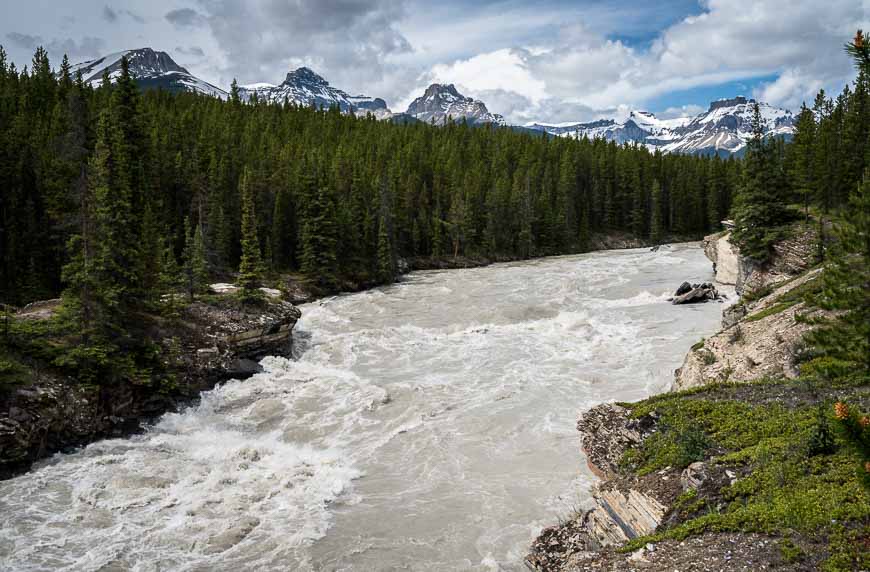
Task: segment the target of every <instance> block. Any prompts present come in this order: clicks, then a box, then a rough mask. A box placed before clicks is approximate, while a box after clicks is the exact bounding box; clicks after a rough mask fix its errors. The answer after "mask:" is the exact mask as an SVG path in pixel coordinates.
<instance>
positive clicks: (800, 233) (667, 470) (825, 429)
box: [526, 226, 870, 572]
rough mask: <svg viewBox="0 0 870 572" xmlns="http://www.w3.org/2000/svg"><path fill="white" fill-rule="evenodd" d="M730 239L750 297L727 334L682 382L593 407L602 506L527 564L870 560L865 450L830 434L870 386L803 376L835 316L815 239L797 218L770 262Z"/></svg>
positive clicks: (720, 238) (862, 565)
mask: <svg viewBox="0 0 870 572" xmlns="http://www.w3.org/2000/svg"><path fill="white" fill-rule="evenodd" d="M728 238H729V237H728V233H727V232H726V233H720V234H717V235H713V236H710V237H707V238H706V239H705V242H704V247H705V252H706V253H707V256H708V257H709V258H710V259H711V261H712V262H713V263H714V268H715V272H716V278H717V280H718V281H721V282H724V283H726V284H735V285H736V286H737V288H738V291H739V292H740V293H741V294H742V297H741V299H740V300H739V301H738V303H737V304H735V305H733V306H730V307H728V308H726V310H725V311H724V313H723V329H722V330H721V331H720V332H719V333H717V334H716V335H714V336H712V337H710V338H707V339H706V340H702V341H701V342H699V343H698V344H696V345H695V346H694V347H693V348H692V350H691V351H690V352H689V354H688V355H687V356H686V359H685V362H684V364H683V366H682V367H681V368H679V369H678V370H677V371H676V372H675V380H674V388H673V389H674V392H673V393H669V394H664V395H661V396H657V397H652V398H650V399H647V400H645V401H642V402H639V403H632V404H603V405H599V406H597V407H594V408H593V409H591V410H589V411H587V412H585V413H583V414H582V416H581V418H580V420H579V422H578V425H577V427H578V430H579V432H580V435H581V443H582V450H583V452H584V454H585V455H586V458H587V462H588V464H589V467H590V469H591V470H592V472H593V473H594V474H595V475H596V476H598V477H599V478H600V479H601V480H600V481H599V482H598V483H596V484H595V485H594V487H593V490H592V497H593V503H594V504H593V507H592V508H591V509H589V510H586V511H581V512H579V513H578V514H576V515H575V516H573V517H572V518H569V519H568V520H566V521H565V522H563V523H561V524H560V525H558V526H554V527H550V528H547V529H545V530H543V531H542V533H541V534H540V535H539V536H538V538H537V539H536V540H535V541H534V543H533V545H532V547H531V550H530V553H529V555H528V557H527V560H526V562H527V564H528V565H529V567H531V568H532V569H535V570H539V571H545V572H555V571H575V570H578V571H579V570H584V571H586V570H614V571H615V570H620V571H621V570H680V571H688V570H699V571H700V570H766V569H772V568H776V569H778V570H816V569H818V568H819V567H820V566H821V565H822V564H823V563H824V565H825V566H826V567H827V569H831V570H852V569H866V566H867V565H868V564H870V562H868V560H867V559H868V556H867V555H868V554H870V546H868V545H867V544H866V539H867V538H868V536H867V534H868V533H870V526H868V523H870V498H868V492H867V489H866V488H864V487H863V486H862V485H861V478H860V476H856V475H857V474H858V473H856V472H855V471H856V470H857V471H858V472H860V467H862V466H863V465H862V461H861V456H860V454H859V453H857V452H856V451H855V450H854V448H852V447H851V446H849V442H848V441H839V440H837V439H835V438H834V437H833V436H830V437H820V435H822V436H824V435H829V434H830V433H831V432H832V431H833V430H832V429H830V428H829V424H830V423H832V421H830V419H831V418H833V417H834V415H833V413H834V412H833V410H829V409H830V407H831V404H832V403H835V402H839V403H841V404H843V403H852V404H853V405H852V406H853V407H855V408H857V409H858V410H861V411H867V410H868V408H870V390H868V388H867V387H866V386H860V387H825V386H818V385H814V384H811V383H808V382H795V381H792V380H793V379H794V378H795V377H797V376H798V375H799V369H798V363H799V362H800V361H801V353H802V352H803V351H805V348H804V345H803V336H804V334H805V333H806V332H807V331H809V330H810V329H811V328H813V327H815V324H817V323H818V319H819V318H824V317H825V316H826V315H827V314H825V313H824V312H823V311H822V310H819V309H817V308H814V307H809V306H808V305H807V302H806V301H805V299H806V294H808V293H813V292H816V291H818V289H819V288H820V287H821V284H822V282H821V275H820V272H821V271H820V269H818V268H813V261H814V259H815V256H814V252H815V249H816V248H817V246H816V244H817V239H816V236H815V234H814V233H813V231H812V230H811V229H808V228H807V227H805V226H796V227H795V228H794V229H793V232H792V233H791V234H790V236H789V237H788V238H787V239H785V240H784V241H782V242H781V243H780V244H778V245H777V247H776V252H775V254H774V257H773V259H772V262H771V263H770V264H768V265H766V266H764V267H761V266H758V265H756V264H754V263H753V262H752V261H750V260H748V259H745V258H743V257H741V256H740V253H739V249H737V247H736V246H734V245H733V244H731V243H730V241H729V240H728ZM686 389H690V391H680V390H686ZM841 407H844V408H846V407H847V406H845V405H842V406H841ZM826 408H827V409H826ZM841 413H842V411H840V412H838V413H837V415H841ZM841 418H842V419H845V417H837V418H836V419H835V420H834V421H833V422H834V423H836V422H837V420H838V419H841ZM844 422H845V421H844ZM820 440H821V441H824V443H825V445H824V446H820V445H819V442H820ZM850 466H854V468H849V469H845V468H844V467H850ZM845 507H848V510H845V511H844V510H841V509H842V508H845ZM860 538H863V539H864V540H863V541H860V540H858V539H860ZM849 543H853V544H849Z"/></svg>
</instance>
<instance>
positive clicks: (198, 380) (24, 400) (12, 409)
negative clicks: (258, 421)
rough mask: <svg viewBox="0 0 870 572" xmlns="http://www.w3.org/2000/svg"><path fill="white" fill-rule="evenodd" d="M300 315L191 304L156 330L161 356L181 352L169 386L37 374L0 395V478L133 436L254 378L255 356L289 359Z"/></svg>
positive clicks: (281, 309)
mask: <svg viewBox="0 0 870 572" xmlns="http://www.w3.org/2000/svg"><path fill="white" fill-rule="evenodd" d="M40 308H43V306H39V307H37V309H40ZM29 311H31V312H32V311H34V310H33V308H31V309H30V310H29ZM300 316H301V312H300V311H299V309H298V308H296V307H295V306H294V305H293V304H290V303H288V302H281V301H271V302H266V303H264V305H263V306H260V307H257V308H240V307H233V306H232V305H230V304H227V305H219V304H206V303H203V302H194V303H192V304H190V305H189V306H188V307H186V308H185V309H184V310H183V311H182V314H181V316H180V319H179V320H178V323H177V324H176V325H173V326H171V327H170V326H165V327H166V328H167V329H166V331H164V332H161V333H159V334H158V333H156V332H155V339H162V343H163V344H164V345H167V351H169V350H170V348H169V347H168V346H171V345H174V344H176V341H177V346H176V347H177V349H178V350H180V355H179V359H178V362H177V363H176V364H174V365H175V368H176V369H175V371H176V374H177V383H175V384H174V385H173V386H171V387H159V388H157V387H154V386H151V385H144V384H134V383H129V382H125V383H118V384H113V385H100V386H97V385H86V384H81V383H78V382H76V381H75V380H71V379H64V378H60V377H57V376H56V375H53V374H51V373H46V372H41V373H38V374H37V377H36V378H35V379H34V380H33V383H31V384H29V385H27V386H23V387H19V388H16V389H13V390H12V391H11V392H8V393H5V394H0V479H6V478H10V477H13V476H15V475H17V474H20V473H23V472H26V471H27V470H29V468H30V467H31V465H32V464H33V463H34V462H35V461H38V460H39V459H42V458H45V457H48V456H50V455H52V454H54V453H57V452H63V451H71V450H73V449H75V448H77V447H81V446H84V445H87V444H89V443H92V442H94V441H97V440H99V439H103V438H108V437H121V436H124V435H130V434H133V433H136V432H138V431H139V430H141V427H142V424H143V422H147V421H148V420H151V419H154V418H155V417H157V416H159V415H162V414H163V413H166V412H168V411H176V410H178V409H179V408H181V407H183V406H185V405H186V404H189V403H191V402H193V401H195V400H196V399H197V398H198V397H199V395H200V393H201V392H202V391H206V390H209V389H212V388H214V387H215V386H216V385H217V384H219V383H221V382H223V381H227V380H229V379H245V378H247V377H250V376H251V375H253V374H255V373H257V372H258V371H260V368H259V364H258V363H257V360H259V359H260V358H262V357H264V356H266V355H283V356H289V355H290V353H291V349H292V331H293V328H294V326H295V325H296V322H297V321H298V320H299V318H300ZM42 317H43V318H44V317H46V316H42ZM27 319H38V318H33V317H32V316H29V315H28V316H27Z"/></svg>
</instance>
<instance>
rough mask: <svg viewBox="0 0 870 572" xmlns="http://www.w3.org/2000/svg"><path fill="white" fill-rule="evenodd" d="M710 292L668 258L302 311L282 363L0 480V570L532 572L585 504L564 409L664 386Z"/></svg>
mask: <svg viewBox="0 0 870 572" xmlns="http://www.w3.org/2000/svg"><path fill="white" fill-rule="evenodd" d="M711 279H712V269H711V264H710V262H709V261H708V260H707V259H706V258H705V257H704V254H703V252H702V250H701V249H700V248H699V247H698V245H697V244H692V245H674V246H670V247H664V248H662V249H661V250H659V251H658V252H650V251H648V250H646V249H638V250H626V251H607V252H597V253H592V254H586V255H580V256H566V257H555V258H546V259H539V260H533V261H527V262H519V263H512V264H499V265H493V266H490V267H486V268H477V269H469V270H451V271H430V272H418V273H413V274H411V275H409V276H407V277H405V279H404V280H403V281H402V282H401V283H399V284H396V285H394V286H390V287H387V288H380V289H376V290H371V291H368V292H363V293H359V294H352V295H345V296H338V297H335V298H331V299H328V300H321V301H318V302H315V303H312V304H308V305H305V306H303V307H302V312H303V317H302V320H301V321H300V322H299V323H298V325H297V330H296V342H295V349H294V353H295V359H292V360H291V359H284V358H277V357H270V358H266V359H265V360H263V366H264V368H265V371H264V372H263V373H260V374H258V375H255V376H254V377H253V378H251V379H249V380H247V381H243V382H239V381H232V382H229V383H226V384H224V385H222V386H221V387H219V388H217V389H215V390H214V391H211V392H207V393H205V394H204V395H203V397H202V400H201V402H200V403H198V404H197V405H196V406H193V407H190V408H188V409H187V410H185V411H182V412H180V413H171V414H167V415H165V416H163V417H162V418H161V419H160V420H159V421H158V422H157V423H155V424H154V425H153V426H152V427H150V428H149V429H148V430H147V431H146V432H145V433H143V434H141V435H136V436H133V437H131V438H126V439H112V440H105V441H101V442H98V443H94V444H92V445H90V446H89V447H86V448H84V449H82V450H80V451H78V452H76V453H73V454H59V455H56V456H54V457H53V458H52V459H49V460H47V461H45V462H43V463H42V464H40V465H38V466H37V467H36V468H34V470H32V471H30V472H29V473H27V474H25V475H22V476H19V477H17V478H15V479H11V480H8V481H4V482H0V522H2V528H0V569H2V570H10V571H20V570H101V571H110V570H137V571H149V572H150V571H154V572H157V571H169V570H173V571H174V570H184V571H194V570H196V571H206V570H209V571H233V572H238V571H242V570H256V571H258V572H266V571H271V570H355V571H357V570H362V571H368V570H432V571H436V570H437V571H453V570H481V571H483V570H524V569H525V568H524V567H523V565H522V559H523V557H524V555H525V552H526V549H527V548H528V545H529V543H530V541H531V540H532V538H533V537H534V535H535V534H536V533H537V532H538V531H540V529H541V528H542V527H544V526H547V525H550V524H553V523H555V522H556V520H557V519H558V518H559V517H563V516H567V515H568V514H570V512H571V511H572V510H574V509H576V508H579V507H583V506H585V505H586V504H588V501H589V492H588V489H589V486H590V485H591V483H592V482H593V477H592V475H591V474H590V472H589V470H588V469H587V468H586V466H585V463H584V460H583V458H582V456H581V454H580V452H579V437H578V434H577V432H576V429H575V423H576V419H577V415H578V413H579V412H580V411H582V410H583V409H586V408H588V407H590V406H592V405H595V404H597V403H600V402H604V401H610V400H622V401H630V400H636V399H640V398H643V397H645V396H648V395H650V394H652V393H656V392H661V391H664V390H666V389H667V388H668V387H669V385H670V383H671V380H672V379H673V370H674V368H676V367H678V366H679V365H680V363H681V362H682V359H683V356H684V355H685V353H686V351H688V349H689V347H690V346H691V345H692V344H693V343H695V342H697V341H698V340H699V339H700V338H701V337H703V336H705V335H709V334H710V333H712V332H714V331H715V330H716V329H717V327H718V323H719V319H720V312H721V308H722V306H721V305H720V304H716V303H709V304H703V305H694V306H672V305H670V304H669V303H668V302H667V301H666V298H667V297H668V296H669V295H670V293H672V292H673V290H675V289H676V287H677V286H678V285H679V283H680V282H682V281H683V280H689V281H702V280H711ZM728 294H729V295H730V296H733V291H728Z"/></svg>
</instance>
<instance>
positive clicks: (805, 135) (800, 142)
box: [789, 105, 816, 219]
mask: <svg viewBox="0 0 870 572" xmlns="http://www.w3.org/2000/svg"><path fill="white" fill-rule="evenodd" d="M815 137H816V120H815V117H814V116H813V112H812V111H811V110H810V109H809V108H807V106H806V105H802V106H801V111H800V113H799V114H798V117H797V121H796V122H795V134H794V139H793V141H792V145H791V150H790V151H791V155H792V165H791V170H790V173H789V174H790V175H791V181H792V185H793V186H794V188H795V190H796V192H797V193H798V195H799V196H800V198H801V202H802V203H803V206H804V216H805V218H807V219H809V216H810V199H811V197H812V196H813V194H814V191H813V183H814V182H815V176H814V174H813V167H814V165H815V159H814V158H813V152H814V151H815V146H816V142H815Z"/></svg>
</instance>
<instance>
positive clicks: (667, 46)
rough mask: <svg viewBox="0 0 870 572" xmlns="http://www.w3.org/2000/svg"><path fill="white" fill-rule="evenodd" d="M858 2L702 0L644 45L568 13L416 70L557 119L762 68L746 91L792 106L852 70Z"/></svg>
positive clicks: (862, 21) (524, 113) (589, 115)
mask: <svg viewBox="0 0 870 572" xmlns="http://www.w3.org/2000/svg"><path fill="white" fill-rule="evenodd" d="M860 4H861V3H860V2H855V1H854V0H829V1H828V2H826V3H825V5H824V6H823V7H822V6H820V5H819V3H818V2H817V1H816V0H767V1H765V2H757V1H755V0H706V1H705V2H703V3H702V6H703V8H704V11H703V12H702V13H701V14H698V15H693V16H689V17H686V18H684V19H682V20H680V21H678V22H677V23H675V24H673V25H671V26H669V27H668V28H666V29H664V30H663V31H662V32H661V33H659V34H658V36H657V37H656V38H655V39H654V40H653V41H652V43H651V45H650V46H649V47H647V48H639V47H637V46H633V45H629V44H626V43H624V42H623V41H620V40H614V39H611V38H609V37H607V36H605V35H604V34H602V33H599V32H598V31H596V30H595V29H592V28H590V27H588V26H587V25H585V24H584V22H583V20H582V19H580V18H578V19H576V20H574V21H571V22H565V23H563V24H562V25H561V26H560V27H559V31H558V33H557V34H555V38H554V39H553V40H552V41H550V42H548V43H543V44H542V45H539V46H536V47H535V49H533V50H532V49H524V48H520V47H514V48H513V49H502V50H495V51H491V52H487V53H484V54H478V55H475V56H473V57H470V58H465V59H459V60H456V61H453V62H451V63H449V64H439V65H435V66H433V67H432V69H431V71H430V73H429V74H425V75H424V76H422V78H421V79H428V78H429V77H436V78H438V79H439V80H440V81H455V82H456V83H457V84H461V85H463V86H464V87H466V89H467V90H468V91H469V93H471V94H472V95H476V96H477V95H478V94H482V93H484V92H486V91H487V90H505V91H507V92H510V93H514V94H516V95H519V96H522V97H523V98H525V100H526V101H528V106H527V107H526V108H525V109H523V108H522V106H512V107H511V108H510V111H508V112H507V113H508V114H509V117H510V118H511V119H514V120H522V119H524V118H527V117H532V116H537V117H541V118H542V119H543V120H546V121H564V120H568V119H570V118H568V117H567V113H568V112H576V111H580V112H584V111H585V113H584V114H583V115H582V116H579V117H575V118H574V119H583V120H586V119H593V118H595V117H599V116H603V115H605V114H606V113H613V112H614V111H615V112H617V113H619V112H621V110H625V109H629V108H631V107H642V106H644V105H645V104H646V103H647V102H649V101H651V100H652V99H654V98H656V97H659V96H662V95H664V94H668V93H672V92H676V91H684V90H689V89H693V88H697V87H704V86H715V85H719V84H723V83H726V82H732V81H736V80H751V79H758V78H763V77H768V76H771V75H773V76H775V77H776V79H775V80H774V81H771V82H769V83H767V84H763V85H761V86H760V87H759V88H757V89H756V90H755V93H754V94H753V95H755V96H756V97H758V98H760V99H763V100H765V101H768V102H770V103H772V104H774V105H781V106H785V107H790V108H795V107H797V106H799V105H800V102H801V101H802V100H804V99H811V98H812V97H813V95H814V94H815V92H816V91H817V90H818V89H819V88H822V87H825V88H826V89H829V90H832V91H836V90H838V89H840V88H841V87H842V85H843V83H845V81H847V80H848V78H850V77H852V73H853V72H852V68H851V66H850V63H849V61H848V58H846V57H845V56H844V55H843V53H842V44H843V42H844V41H845V40H844V38H848V37H850V36H851V35H852V34H854V29H855V28H857V27H862V26H863V27H865V28H866V27H868V24H870V22H868V15H867V12H866V11H865V10H863V9H862V7H861V5H860ZM499 72H503V73H504V75H503V76H502V75H500V73H499ZM490 107H495V106H494V105H491V106H490ZM494 110H495V111H501V110H499V109H497V108H496V109H494ZM668 111H669V113H668V114H669V115H671V114H673V113H675V112H676V111H677V110H674V109H672V110H668ZM685 111H686V112H690V111H692V110H689V109H686V110H685ZM671 116H672V115H671Z"/></svg>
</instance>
